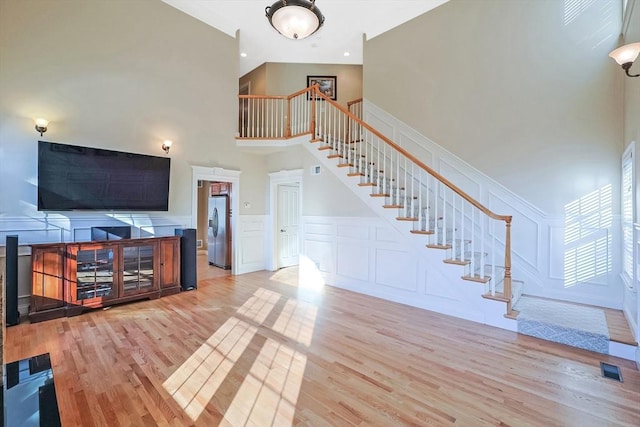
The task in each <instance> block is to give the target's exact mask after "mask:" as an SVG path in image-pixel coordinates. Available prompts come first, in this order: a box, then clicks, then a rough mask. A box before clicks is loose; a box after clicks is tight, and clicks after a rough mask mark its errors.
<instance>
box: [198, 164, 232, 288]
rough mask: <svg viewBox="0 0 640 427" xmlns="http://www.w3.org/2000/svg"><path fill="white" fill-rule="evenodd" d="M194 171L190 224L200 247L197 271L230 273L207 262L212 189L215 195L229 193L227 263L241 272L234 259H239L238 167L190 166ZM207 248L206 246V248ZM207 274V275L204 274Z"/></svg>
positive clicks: (227, 194)
mask: <svg viewBox="0 0 640 427" xmlns="http://www.w3.org/2000/svg"><path fill="white" fill-rule="evenodd" d="M191 168H192V172H193V193H192V194H193V195H192V208H191V212H192V214H191V225H192V227H193V228H195V229H196V235H197V240H198V241H199V242H198V243H199V244H200V247H199V248H198V249H199V251H198V275H199V277H200V276H202V275H201V274H200V272H201V269H204V270H205V271H206V273H204V274H205V276H206V275H207V274H209V272H210V273H211V274H214V275H215V273H216V272H218V271H219V272H224V273H223V274H229V271H228V270H224V269H223V268H216V267H210V268H208V267H209V263H208V249H209V248H208V244H209V243H208V240H209V239H208V234H209V199H210V198H211V196H212V192H214V193H216V194H215V195H218V196H220V195H225V196H226V197H228V202H229V203H228V206H229V208H228V209H229V222H228V228H229V229H230V233H228V237H227V238H228V240H229V247H228V249H229V263H230V266H231V274H234V275H235V274H240V273H239V266H238V262H237V260H238V259H239V257H238V253H239V248H238V245H237V244H236V242H238V240H237V238H236V236H237V232H238V225H237V224H238V223H237V214H236V213H237V212H239V203H238V194H239V192H240V171H234V170H228V169H223V168H217V167H214V168H211V167H203V166H191ZM205 248H206V250H205ZM205 278H206V277H205Z"/></svg>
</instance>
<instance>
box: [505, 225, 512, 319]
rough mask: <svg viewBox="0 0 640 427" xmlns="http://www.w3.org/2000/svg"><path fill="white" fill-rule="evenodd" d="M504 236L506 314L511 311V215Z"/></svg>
mask: <svg viewBox="0 0 640 427" xmlns="http://www.w3.org/2000/svg"><path fill="white" fill-rule="evenodd" d="M505 228H506V230H505V238H504V242H505V243H504V296H505V297H507V298H509V302H508V303H507V314H509V313H511V309H512V307H511V298H512V294H511V217H509V219H507V220H506V224H505Z"/></svg>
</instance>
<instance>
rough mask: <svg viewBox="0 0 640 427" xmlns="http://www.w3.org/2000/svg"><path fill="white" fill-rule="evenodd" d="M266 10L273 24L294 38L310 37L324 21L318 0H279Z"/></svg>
mask: <svg viewBox="0 0 640 427" xmlns="http://www.w3.org/2000/svg"><path fill="white" fill-rule="evenodd" d="M264 11H265V13H266V15H267V19H268V20H269V23H270V24H271V26H272V27H273V28H275V29H276V31H277V32H279V33H280V34H282V35H283V36H285V37H287V38H290V39H292V40H300V39H304V38H305V37H309V36H310V35H311V34H313V33H315V32H316V31H318V29H319V28H320V27H321V26H322V24H323V23H324V16H322V13H320V9H318V8H317V7H316V0H311V1H309V0H279V1H277V2H275V3H274V4H272V5H271V6H267V7H266V8H265V9H264Z"/></svg>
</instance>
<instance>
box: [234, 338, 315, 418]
mask: <svg viewBox="0 0 640 427" xmlns="http://www.w3.org/2000/svg"><path fill="white" fill-rule="evenodd" d="M306 363H307V357H306V356H305V355H304V354H302V353H300V352H298V351H296V350H294V349H292V348H290V347H288V346H286V345H284V344H280V343H278V342H277V341H275V340H273V339H271V338H269V339H267V341H266V342H265V344H264V346H263V347H262V349H261V350H260V354H259V355H258V357H257V358H256V360H255V361H254V363H253V366H251V370H250V372H249V374H247V376H246V377H245V379H244V381H243V383H242V385H241V386H240V389H239V390H238V392H237V393H236V395H235V397H234V399H233V402H231V406H229V409H228V410H227V411H226V413H225V414H224V419H225V420H226V421H228V422H229V423H231V425H234V426H291V425H293V418H294V416H295V409H296V403H297V401H298V394H299V393H300V387H301V386H302V378H303V376H304V369H305V366H306Z"/></svg>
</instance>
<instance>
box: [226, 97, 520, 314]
mask: <svg viewBox="0 0 640 427" xmlns="http://www.w3.org/2000/svg"><path fill="white" fill-rule="evenodd" d="M308 92H313V95H312V96H311V97H310V101H311V117H310V123H309V132H308V133H309V134H311V139H312V141H316V140H317V135H316V117H315V116H316V101H317V100H318V99H322V100H324V101H325V102H328V103H329V104H331V105H332V106H333V107H335V108H337V109H338V110H339V111H340V112H342V113H343V114H345V115H346V116H347V117H348V118H350V119H352V120H354V121H355V122H356V123H357V124H359V125H360V126H362V127H363V128H365V129H367V130H368V131H369V132H371V133H372V134H373V135H375V136H376V137H378V138H380V139H381V140H382V141H384V143H385V144H387V145H388V146H389V147H391V148H392V149H393V150H395V151H397V152H398V153H400V154H402V155H404V156H405V157H406V158H407V159H409V160H410V161H411V162H413V163H414V164H415V165H417V166H418V167H419V168H421V169H423V170H424V171H426V172H427V173H428V174H430V175H431V176H433V177H434V178H436V179H437V180H438V181H439V182H441V183H442V184H444V185H445V186H447V187H449V189H451V190H452V191H453V192H454V193H456V194H457V195H458V196H460V197H462V198H463V199H464V200H466V201H467V202H468V203H470V204H471V205H472V206H474V207H476V208H477V209H478V210H480V212H482V213H484V214H485V215H486V216H488V217H489V218H492V219H495V220H498V221H504V222H505V258H504V263H505V264H504V268H505V274H504V281H503V283H504V288H503V295H504V296H505V297H506V298H507V299H508V302H507V314H506V315H505V316H507V317H509V316H512V315H513V313H514V311H513V307H512V294H511V293H512V292H511V290H512V289H511V285H512V283H511V281H512V279H511V221H512V216H511V215H498V214H496V213H494V212H493V211H491V210H490V209H489V208H487V207H486V206H484V205H483V204H482V203H480V202H478V201H477V200H475V199H474V198H473V197H471V196H470V195H468V194H467V193H465V192H464V191H463V190H462V189H460V188H459V187H458V186H457V185H455V184H454V183H452V182H451V181H449V180H448V179H446V178H445V177H443V176H442V175H440V174H439V173H438V172H436V171H435V170H434V169H432V168H431V167H430V166H428V165H426V164H425V163H423V162H422V161H420V160H418V158H416V157H415V156H414V155H413V154H411V153H409V152H408V151H406V150H405V149H404V148H402V147H400V146H399V145H397V144H396V143H395V142H393V141H391V140H390V139H389V138H387V137H386V136H384V135H382V134H381V133H380V132H378V131H377V130H376V129H374V128H372V127H371V126H369V125H368V124H367V123H365V122H364V121H363V120H362V119H360V118H359V117H356V116H355V115H354V114H353V113H351V112H350V111H349V107H350V106H351V105H353V104H356V103H360V102H362V101H363V99H362V98H359V99H355V100H353V101H350V102H348V103H347V108H344V107H342V106H341V105H340V104H338V103H337V102H335V101H333V100H332V99H331V98H329V97H327V96H326V95H325V94H323V93H322V92H321V91H320V87H319V86H318V85H313V86H310V87H307V88H304V89H301V90H299V91H297V92H294V93H292V94H291V95H287V96H267V95H238V98H239V99H278V100H285V101H287V110H288V111H289V110H290V109H291V99H293V98H295V97H297V96H300V95H302V94H304V93H308ZM289 112H290V111H289ZM290 117H291V114H289V113H288V114H287V123H286V131H285V136H284V138H268V139H288V138H291V137H292V135H291V129H290ZM306 133H307V132H305V133H302V134H300V135H304V134H306ZM296 136H298V135H296ZM242 139H249V138H242ZM253 139H264V138H253Z"/></svg>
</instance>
